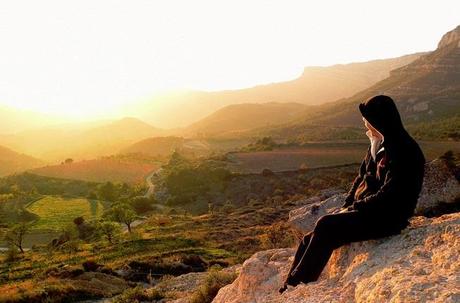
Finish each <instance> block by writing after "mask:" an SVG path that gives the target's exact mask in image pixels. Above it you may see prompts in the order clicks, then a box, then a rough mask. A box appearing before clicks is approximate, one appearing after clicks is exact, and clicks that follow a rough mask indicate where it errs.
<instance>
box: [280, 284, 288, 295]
mask: <svg viewBox="0 0 460 303" xmlns="http://www.w3.org/2000/svg"><path fill="white" fill-rule="evenodd" d="M286 290H287V283H284V285H283V287H281V288H280V289H279V290H278V291H279V292H280V294H282V293H283V292H285V291H286Z"/></svg>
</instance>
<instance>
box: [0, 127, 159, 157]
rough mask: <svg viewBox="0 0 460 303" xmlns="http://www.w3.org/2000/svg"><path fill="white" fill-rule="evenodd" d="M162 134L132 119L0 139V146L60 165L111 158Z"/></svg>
mask: <svg viewBox="0 0 460 303" xmlns="http://www.w3.org/2000/svg"><path fill="white" fill-rule="evenodd" d="M163 132H164V131H163V130H161V129H159V128H156V127H153V126H152V125H150V124H147V123H145V122H143V121H141V120H139V119H136V118H124V119H120V120H116V121H110V122H107V123H104V124H102V125H100V124H99V125H97V126H94V127H91V128H88V127H86V126H85V125H84V124H83V125H82V127H81V128H77V127H74V128H73V129H70V130H69V129H61V128H59V127H56V128H52V127H50V128H47V129H37V130H31V131H25V132H21V133H18V134H15V135H5V136H0V140H1V142H2V144H4V145H5V146H8V147H10V148H13V149H15V150H18V151H21V152H24V153H27V154H31V155H34V156H37V157H39V158H41V159H46V160H48V161H51V162H61V161H63V160H64V159H65V158H74V159H75V160H81V159H91V158H96V157H99V156H104V155H112V154H115V153H117V152H118V151H119V150H120V149H122V148H124V147H126V146H128V145H130V144H132V143H134V142H136V141H139V140H142V139H145V138H149V137H153V136H158V135H162V134H163Z"/></svg>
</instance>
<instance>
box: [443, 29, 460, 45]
mask: <svg viewBox="0 0 460 303" xmlns="http://www.w3.org/2000/svg"><path fill="white" fill-rule="evenodd" d="M454 42H460V25H459V26H457V27H456V28H455V29H453V30H451V31H449V32H447V33H445V34H444V36H442V38H441V41H439V43H438V48H442V47H445V46H447V45H449V44H451V43H454Z"/></svg>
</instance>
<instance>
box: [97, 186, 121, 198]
mask: <svg viewBox="0 0 460 303" xmlns="http://www.w3.org/2000/svg"><path fill="white" fill-rule="evenodd" d="M97 196H98V198H99V200H103V201H110V202H113V201H115V200H116V198H117V190H116V188H115V185H113V183H112V182H106V183H104V184H102V185H100V186H99V187H98V193H97Z"/></svg>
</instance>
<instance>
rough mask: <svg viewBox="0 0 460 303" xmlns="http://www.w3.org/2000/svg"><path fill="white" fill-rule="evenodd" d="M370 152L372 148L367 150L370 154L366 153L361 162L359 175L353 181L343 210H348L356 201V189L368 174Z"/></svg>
mask: <svg viewBox="0 0 460 303" xmlns="http://www.w3.org/2000/svg"><path fill="white" fill-rule="evenodd" d="M369 150H370V147H369V148H368V150H367V151H368V152H367V153H366V155H365V156H364V159H363V161H362V162H361V166H360V167H359V172H358V175H357V176H356V177H355V179H354V180H353V183H352V185H351V188H350V190H349V191H348V192H347V197H346V198H345V203H344V204H343V205H342V208H347V207H349V206H351V205H352V204H353V201H354V199H355V197H354V196H355V192H356V189H357V188H358V186H359V184H360V183H361V181H362V180H363V177H364V175H365V174H366V160H367V157H368V155H369Z"/></svg>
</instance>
